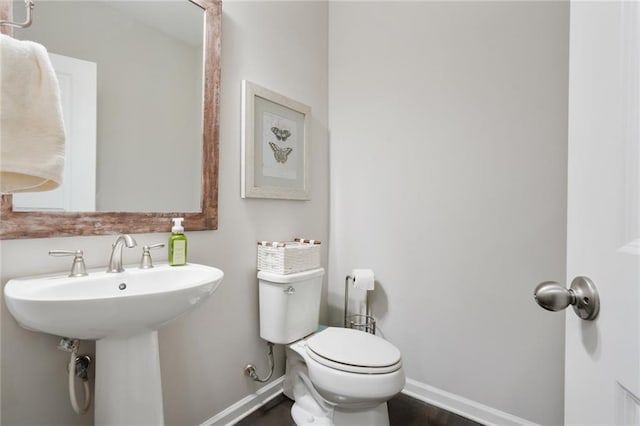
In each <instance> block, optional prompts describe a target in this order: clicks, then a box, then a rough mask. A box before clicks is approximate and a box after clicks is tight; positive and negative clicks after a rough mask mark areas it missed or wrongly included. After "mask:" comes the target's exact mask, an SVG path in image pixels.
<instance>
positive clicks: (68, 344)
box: [58, 338, 91, 414]
mask: <svg viewBox="0 0 640 426" xmlns="http://www.w3.org/2000/svg"><path fill="white" fill-rule="evenodd" d="M79 347H80V342H79V341H78V340H77V339H68V338H62V339H61V340H60V343H59V344H58V349H60V350H63V351H67V352H71V357H70V359H69V364H68V366H67V370H68V371H69V376H68V377H69V401H70V402H71V407H72V408H73V411H75V412H76V414H84V413H86V412H87V411H88V410H89V406H90V405H91V387H90V385H89V375H88V369H89V365H91V357H90V356H89V355H78V348H79ZM76 376H77V377H79V378H80V379H81V380H82V383H83V385H84V402H83V404H82V406H80V405H79V404H78V397H77V395H76Z"/></svg>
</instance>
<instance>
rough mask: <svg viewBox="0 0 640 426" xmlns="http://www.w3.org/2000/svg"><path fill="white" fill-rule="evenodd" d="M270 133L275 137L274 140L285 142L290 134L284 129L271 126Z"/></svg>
mask: <svg viewBox="0 0 640 426" xmlns="http://www.w3.org/2000/svg"><path fill="white" fill-rule="evenodd" d="M271 131H272V132H273V134H274V135H276V138H278V140H279V141H282V142H285V141H286V140H287V139H288V138H289V136H291V132H290V131H288V130H286V129H280V128H278V127H276V126H273V127H272V128H271Z"/></svg>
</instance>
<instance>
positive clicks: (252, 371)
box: [244, 342, 275, 383]
mask: <svg viewBox="0 0 640 426" xmlns="http://www.w3.org/2000/svg"><path fill="white" fill-rule="evenodd" d="M267 346H269V354H268V358H269V369H270V370H269V375H268V376H267V377H265V378H264V379H261V378H260V376H258V373H256V366H255V365H253V364H247V366H246V367H244V375H245V376H248V377H251V378H252V379H253V380H254V381H256V382H260V383H265V382H268V381H269V379H271V376H273V370H274V369H275V364H274V363H273V343H271V342H267Z"/></svg>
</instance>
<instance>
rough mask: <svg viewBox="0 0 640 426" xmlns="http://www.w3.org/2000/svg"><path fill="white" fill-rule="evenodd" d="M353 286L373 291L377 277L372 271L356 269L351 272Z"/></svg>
mask: <svg viewBox="0 0 640 426" xmlns="http://www.w3.org/2000/svg"><path fill="white" fill-rule="evenodd" d="M351 276H352V277H353V286H354V287H355V288H359V289H361V290H367V291H369V290H373V285H374V283H375V277H374V274H373V271H372V270H371V269H354V270H353V271H351Z"/></svg>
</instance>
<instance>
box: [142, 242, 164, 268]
mask: <svg viewBox="0 0 640 426" xmlns="http://www.w3.org/2000/svg"><path fill="white" fill-rule="evenodd" d="M160 247H164V243H158V244H152V245H150V246H142V259H140V269H150V268H153V261H152V260H151V252H150V250H151V249H154V248H160Z"/></svg>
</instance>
